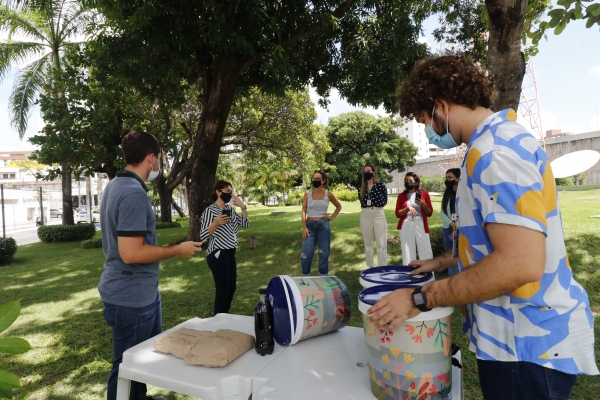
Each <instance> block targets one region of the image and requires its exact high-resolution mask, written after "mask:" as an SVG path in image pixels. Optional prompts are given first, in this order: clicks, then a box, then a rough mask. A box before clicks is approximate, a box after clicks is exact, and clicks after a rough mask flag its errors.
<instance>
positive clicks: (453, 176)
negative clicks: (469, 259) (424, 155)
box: [440, 168, 460, 276]
mask: <svg viewBox="0 0 600 400" xmlns="http://www.w3.org/2000/svg"><path fill="white" fill-rule="evenodd" d="M459 178H460V168H450V169H449V170H448V171H446V180H445V181H444V183H445V184H446V190H445V191H444V196H443V197H442V210H441V212H440V216H441V217H442V222H443V224H442V239H443V240H444V247H445V248H446V251H449V250H452V245H453V244H452V238H453V237H454V232H455V231H456V230H458V216H457V214H456V189H457V188H458V181H459ZM457 273H458V267H450V268H448V275H449V276H452V275H454V274H457Z"/></svg>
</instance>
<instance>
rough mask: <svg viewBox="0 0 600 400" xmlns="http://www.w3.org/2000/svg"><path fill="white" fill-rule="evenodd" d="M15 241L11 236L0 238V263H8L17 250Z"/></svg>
mask: <svg viewBox="0 0 600 400" xmlns="http://www.w3.org/2000/svg"><path fill="white" fill-rule="evenodd" d="M17 247H19V246H17V241H16V240H15V239H13V238H10V237H9V238H0V264H4V263H8V262H9V261H10V260H12V258H13V256H14V255H15V253H16V252H17Z"/></svg>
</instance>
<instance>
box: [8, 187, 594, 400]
mask: <svg viewBox="0 0 600 400" xmlns="http://www.w3.org/2000/svg"><path fill="white" fill-rule="evenodd" d="M395 200H396V199H395V198H390V204H388V206H387V207H386V216H387V221H388V234H389V235H397V231H396V223H397V219H396V217H395V216H394V212H393V210H394V206H395ZM560 200H561V206H562V212H563V223H564V230H565V235H566V240H567V246H568V253H569V259H570V262H571V266H572V268H573V271H574V272H575V276H576V279H577V280H578V281H579V282H580V283H581V284H582V285H583V286H584V287H585V288H586V290H587V292H588V294H589V296H590V302H591V304H592V309H593V311H594V315H595V317H596V318H598V315H599V313H600V271H599V270H598V267H599V266H600V219H598V218H590V216H591V215H598V214H600V190H590V191H584V192H560ZM433 201H434V203H435V204H434V208H435V210H439V209H440V204H439V202H440V198H434V199H433ZM272 211H285V212H286V213H285V214H283V215H278V216H272V215H271V212H272ZM342 213H343V214H340V215H339V217H338V218H337V219H336V220H335V221H333V222H332V231H333V241H332V249H331V259H330V274H332V275H337V276H339V277H340V278H341V279H342V280H343V281H344V282H345V283H346V284H347V285H348V288H349V290H350V293H351V296H352V301H353V304H352V319H351V321H350V324H351V325H352V326H362V325H361V319H360V313H359V311H358V308H357V304H356V300H355V299H356V298H357V296H358V293H359V291H360V289H361V287H360V284H359V282H358V277H359V274H360V271H362V270H363V269H364V268H365V264H364V253H363V246H362V236H361V233H360V228H359V216H360V206H359V204H358V203H343V209H342ZM430 226H431V227H432V228H436V227H437V228H438V229H439V227H440V226H441V219H440V217H439V213H437V212H436V213H435V214H434V216H433V218H431V220H430ZM186 232H187V226H184V227H183V228H174V229H164V230H159V231H158V238H159V243H160V244H163V245H164V244H168V243H170V242H172V241H174V240H176V239H179V238H181V237H182V236H184V235H185V234H186ZM250 236H256V238H257V239H258V249H257V250H254V251H251V250H250ZM301 242H302V229H301V222H300V207H299V206H298V207H278V208H267V207H262V206H257V207H251V209H250V228H249V229H247V230H241V231H240V248H239V250H238V253H237V260H238V288H237V292H236V295H235V298H234V300H233V305H232V309H231V312H232V313H235V314H242V315H252V312H253V308H254V305H255V304H256V301H257V300H258V289H259V288H260V287H265V286H266V285H267V283H268V282H269V280H270V279H271V278H272V277H274V276H276V275H280V274H287V275H299V274H301V270H300V261H299V260H300V248H301ZM388 254H389V263H390V264H400V263H401V252H400V248H399V246H398V245H396V246H390V247H388ZM103 262H104V256H103V253H102V250H101V249H92V250H81V249H80V244H79V243H78V242H77V243H67V244H45V243H36V244H31V245H27V246H22V247H20V248H19V250H18V251H17V254H16V256H15V258H14V260H13V262H12V263H11V264H9V265H7V266H3V267H0V282H2V286H1V288H2V289H1V291H0V304H3V303H5V302H8V301H11V300H15V299H21V305H22V308H23V310H22V313H21V316H20V317H19V319H18V320H17V321H16V323H15V325H14V326H13V327H11V328H10V329H9V330H8V331H7V332H6V333H4V334H3V337H6V336H18V337H23V338H25V339H27V340H28V341H29V342H30V343H31V345H32V347H33V349H32V350H31V351H29V352H28V353H25V354H23V355H20V356H6V357H5V358H4V361H5V362H6V363H8V364H9V365H10V368H11V370H12V371H13V372H15V373H16V374H17V375H19V376H20V377H22V381H23V382H24V383H26V382H31V383H32V387H31V390H32V393H31V398H33V399H100V398H105V388H106V380H107V379H108V373H109V371H110V360H111V359H112V345H111V340H110V328H109V327H108V325H106V323H105V322H104V319H103V317H102V302H101V301H100V297H99V295H98V291H97V289H96V286H97V284H98V279H99V277H100V274H101V273H102V264H103ZM313 274H315V275H316V274H318V270H317V260H316V259H315V260H314V261H313ZM440 278H443V276H441V275H440V276H438V279H440ZM160 290H161V293H162V299H163V319H164V324H163V327H164V329H168V328H171V327H172V326H174V325H177V324H179V323H181V322H183V321H185V320H187V319H189V318H192V317H194V316H197V317H201V318H205V317H210V316H212V309H213V297H214V285H213V280H212V275H211V273H210V270H209V269H208V266H207V265H206V261H205V258H204V256H200V255H198V256H195V257H193V258H191V259H190V260H181V259H178V258H176V259H171V260H167V261H163V262H162V263H161V275H160ZM460 326H461V325H460V313H459V311H458V308H457V310H456V311H455V313H454V316H453V332H452V336H453V341H454V342H455V343H457V344H458V345H459V346H460V347H461V348H462V349H463V366H464V369H463V371H464V385H465V398H466V399H480V398H482V396H481V392H480V390H479V385H478V379H477V369H476V362H475V358H474V356H473V355H472V354H471V353H470V352H469V351H468V350H466V347H467V341H466V337H465V336H464V335H463V334H462V332H461V329H460ZM599 326H600V324H599V323H598V322H596V325H595V334H596V357H598V355H599V354H598V349H599V348H600V339H599V338H600V330H599ZM164 392H165V391H164V390H161V389H158V388H151V389H150V393H151V394H164ZM599 392H600V378H598V377H589V376H581V377H579V378H578V380H577V385H576V387H575V390H574V393H573V396H572V398H573V399H592V398H597V397H598V393H599ZM167 397H168V398H169V399H183V398H188V397H186V396H183V395H179V394H175V393H170V394H168V396H167Z"/></svg>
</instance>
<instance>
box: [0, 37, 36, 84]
mask: <svg viewBox="0 0 600 400" xmlns="http://www.w3.org/2000/svg"><path fill="white" fill-rule="evenodd" d="M44 50H47V47H46V46H45V45H44V44H41V43H36V42H13V41H8V42H0V81H2V80H3V79H4V77H5V76H6V73H7V72H8V71H10V69H11V67H15V66H17V65H19V64H21V63H24V62H26V61H27V60H31V58H33V57H35V56H37V55H41V54H42V53H43V52H44Z"/></svg>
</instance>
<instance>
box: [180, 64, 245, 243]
mask: <svg viewBox="0 0 600 400" xmlns="http://www.w3.org/2000/svg"><path fill="white" fill-rule="evenodd" d="M239 65H240V64H239V61H238V60H236V59H235V57H233V56H222V57H221V59H220V60H219V65H218V66H217V68H215V72H214V74H215V75H214V76H208V75H207V74H205V75H204V76H203V77H202V81H203V85H204V93H203V107H202V116H201V118H200V123H199V124H198V131H197V132H196V137H195V138H194V149H193V151H192V155H191V157H190V159H189V160H188V163H189V164H191V169H190V170H189V173H188V176H187V179H189V185H188V203H189V208H188V210H189V215H190V227H189V230H188V237H187V238H188V240H197V239H198V237H199V236H200V217H201V215H202V212H203V211H204V210H205V209H206V208H207V207H208V206H209V205H210V204H212V203H213V199H212V195H213V194H214V191H213V187H214V184H215V175H216V173H217V164H218V162H219V151H220V150H221V145H222V143H223V131H224V130H225V124H226V122H227V117H228V116H229V111H230V110H231V105H232V104H233V95H234V91H235V84H236V81H237V77H238V75H239V73H240V70H239V68H240V67H239ZM187 179H186V180H187Z"/></svg>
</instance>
